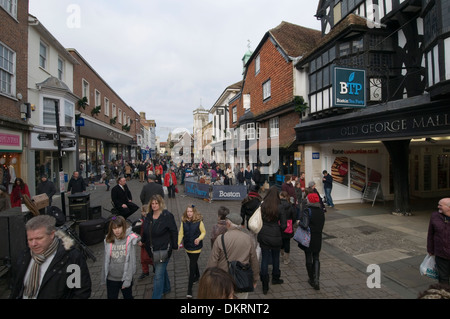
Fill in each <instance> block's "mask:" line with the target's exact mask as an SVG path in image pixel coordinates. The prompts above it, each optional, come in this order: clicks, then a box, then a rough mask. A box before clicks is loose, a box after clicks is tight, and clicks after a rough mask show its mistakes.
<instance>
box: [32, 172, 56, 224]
mask: <svg viewBox="0 0 450 319" xmlns="http://www.w3.org/2000/svg"><path fill="white" fill-rule="evenodd" d="M40 194H47V196H48V206H52V198H53V195H55V194H56V187H55V184H53V182H52V181H49V180H48V178H47V175H45V174H43V175H42V176H41V182H40V183H39V184H38V186H37V188H36V195H40ZM40 212H41V214H42V215H44V213H45V209H44V208H43V209H41V210H40Z"/></svg>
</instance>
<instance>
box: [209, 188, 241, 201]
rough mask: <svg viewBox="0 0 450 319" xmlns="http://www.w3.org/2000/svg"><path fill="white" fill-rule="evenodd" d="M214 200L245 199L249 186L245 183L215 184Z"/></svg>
mask: <svg viewBox="0 0 450 319" xmlns="http://www.w3.org/2000/svg"><path fill="white" fill-rule="evenodd" d="M212 189H213V191H212V199H213V200H243V199H244V198H245V196H247V186H245V185H232V186H228V185H225V186H223V185H213V186H212Z"/></svg>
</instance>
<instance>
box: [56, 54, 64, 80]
mask: <svg viewBox="0 0 450 319" xmlns="http://www.w3.org/2000/svg"><path fill="white" fill-rule="evenodd" d="M64 66H65V63H64V60H63V59H61V58H60V57H58V79H59V80H61V81H64Z"/></svg>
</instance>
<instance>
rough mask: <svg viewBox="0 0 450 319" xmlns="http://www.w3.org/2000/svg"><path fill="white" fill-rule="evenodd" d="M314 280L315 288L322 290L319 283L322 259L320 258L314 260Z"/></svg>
mask: <svg viewBox="0 0 450 319" xmlns="http://www.w3.org/2000/svg"><path fill="white" fill-rule="evenodd" d="M313 271H314V273H313V281H314V286H313V288H314V289H315V290H320V285H319V277H320V261H319V260H314V262H313Z"/></svg>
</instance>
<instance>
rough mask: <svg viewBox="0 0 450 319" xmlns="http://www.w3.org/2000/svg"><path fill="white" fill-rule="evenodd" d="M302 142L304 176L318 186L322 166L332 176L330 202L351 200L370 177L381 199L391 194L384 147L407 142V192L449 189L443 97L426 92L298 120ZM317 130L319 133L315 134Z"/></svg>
mask: <svg viewBox="0 0 450 319" xmlns="http://www.w3.org/2000/svg"><path fill="white" fill-rule="evenodd" d="M295 130H296V133H297V141H298V142H299V143H302V144H304V145H305V153H304V154H303V155H304V160H305V173H306V179H307V181H310V180H314V181H315V182H316V185H317V188H318V189H319V190H321V192H322V193H323V190H322V189H323V188H322V171H323V170H327V171H328V172H329V173H330V174H331V175H332V176H333V180H334V184H333V192H332V194H333V201H335V203H336V202H339V201H341V202H356V201H358V200H359V201H360V200H361V199H362V194H363V192H364V189H365V187H366V186H367V185H368V183H369V182H379V183H380V186H381V191H382V194H383V196H384V198H385V199H393V198H394V180H393V176H394V165H393V162H392V157H391V154H390V153H389V152H388V149H387V147H386V145H387V143H390V142H393V141H404V142H405V143H408V146H409V148H408V149H409V154H407V156H406V157H405V158H406V160H405V161H404V162H402V165H403V166H404V167H409V176H408V179H409V188H410V189H409V191H410V194H411V195H413V196H415V197H420V198H426V197H436V196H444V195H446V194H448V192H449V191H450V134H449V131H450V113H449V108H448V101H438V102H432V101H430V100H429V98H428V97H427V96H421V97H417V98H409V99H404V100H401V101H394V102H389V103H386V104H385V105H377V106H373V107H367V108H365V109H363V110H361V111H360V112H354V113H351V114H349V115H339V116H335V117H330V118H324V119H319V120H311V121H304V122H302V123H301V124H299V125H297V126H296V128H295ZM318 132H320V133H318Z"/></svg>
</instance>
